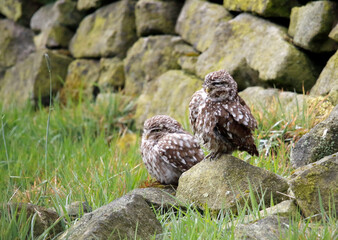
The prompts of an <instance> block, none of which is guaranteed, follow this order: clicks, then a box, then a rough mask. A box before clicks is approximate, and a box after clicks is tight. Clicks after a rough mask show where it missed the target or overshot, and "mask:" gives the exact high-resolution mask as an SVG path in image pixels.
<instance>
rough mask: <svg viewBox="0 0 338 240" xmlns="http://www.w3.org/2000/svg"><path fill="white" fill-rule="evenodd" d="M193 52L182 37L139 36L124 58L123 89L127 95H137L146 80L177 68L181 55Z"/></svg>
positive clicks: (149, 80)
mask: <svg viewBox="0 0 338 240" xmlns="http://www.w3.org/2000/svg"><path fill="white" fill-rule="evenodd" d="M191 54H195V52H194V51H193V50H192V49H191V46H189V45H188V44H186V43H185V42H184V41H183V40H182V38H180V37H177V36H172V35H160V36H150V37H144V38H140V39H139V40H138V41H137V42H136V43H135V44H134V45H133V46H132V47H131V48H130V49H129V51H128V54H127V57H126V58H125V59H124V72H125V76H126V85H125V90H126V93H127V94H128V95H138V94H140V93H141V92H142V89H143V86H144V85H145V83H147V82H151V81H153V80H154V79H155V78H156V77H158V76H160V75H161V74H163V73H165V72H166V71H168V70H170V69H179V68H180V66H179V65H178V59H179V57H181V56H188V55H191Z"/></svg>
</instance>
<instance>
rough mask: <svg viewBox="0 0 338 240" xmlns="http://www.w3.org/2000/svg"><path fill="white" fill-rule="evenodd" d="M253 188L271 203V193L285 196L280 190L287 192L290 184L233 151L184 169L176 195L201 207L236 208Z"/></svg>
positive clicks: (214, 208) (234, 209) (243, 203)
mask: <svg viewBox="0 0 338 240" xmlns="http://www.w3.org/2000/svg"><path fill="white" fill-rule="evenodd" d="M250 188H251V189H252V191H253V194H255V195H256V198H257V197H259V198H264V200H265V204H266V205H267V206H268V205H269V203H270V199H271V196H272V197H273V198H274V203H278V202H280V201H281V200H282V197H281V195H280V194H278V193H277V191H278V192H281V193H285V192H286V191H287V189H288V184H287V181H286V179H284V178H282V177H280V176H278V175H276V174H274V173H272V172H269V171H267V170H265V169H262V168H259V167H255V166H252V165H250V164H249V163H246V162H244V161H243V160H240V159H238V158H235V157H233V156H231V155H222V156H221V157H220V158H218V159H215V160H213V161H208V160H204V161H202V162H200V163H198V164H196V165H195V166H193V167H192V168H190V169H189V170H188V171H186V172H184V173H183V174H182V176H181V177H180V179H179V184H178V188H177V192H176V197H177V198H178V199H179V200H181V201H184V202H188V203H195V204H196V205H197V206H198V207H200V208H202V209H203V208H205V207H206V206H207V207H208V209H210V210H212V211H216V212H218V211H220V210H222V209H223V210H229V209H231V210H233V211H234V212H236V210H237V204H239V205H240V206H242V207H243V206H244V205H245V204H246V200H247V199H248V198H249V195H250ZM263 193H264V194H263ZM263 195H264V196H263ZM257 199H258V198H257Z"/></svg>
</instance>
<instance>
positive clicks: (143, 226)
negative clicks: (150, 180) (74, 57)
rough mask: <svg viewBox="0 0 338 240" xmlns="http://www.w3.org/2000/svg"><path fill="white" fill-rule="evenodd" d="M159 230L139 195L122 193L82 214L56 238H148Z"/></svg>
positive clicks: (149, 210) (81, 239) (152, 215)
mask: <svg viewBox="0 0 338 240" xmlns="http://www.w3.org/2000/svg"><path fill="white" fill-rule="evenodd" d="M161 232H162V227H161V224H160V222H159V221H158V220H157V219H156V216H155V214H154V213H153V212H152V210H151V209H150V208H149V206H148V204H147V203H146V201H145V200H144V199H143V197H141V196H139V195H126V196H124V197H121V198H119V199H116V200H115V201H113V202H111V203H109V204H107V205H105V206H103V207H100V208H98V209H96V210H95V211H93V212H91V213H87V214H85V215H84V216H83V217H82V218H81V219H80V221H78V222H77V223H76V224H75V225H74V226H72V227H71V228H69V229H68V230H67V231H66V232H64V233H63V234H62V235H61V236H59V237H58V238H57V239H58V240H61V239H68V240H72V239H76V240H84V239H102V240H103V239H134V238H137V239H151V238H152V237H153V236H155V234H159V233H161Z"/></svg>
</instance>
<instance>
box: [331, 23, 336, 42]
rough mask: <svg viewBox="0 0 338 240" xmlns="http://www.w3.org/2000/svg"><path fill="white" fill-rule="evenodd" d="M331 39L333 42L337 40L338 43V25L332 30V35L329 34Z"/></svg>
mask: <svg viewBox="0 0 338 240" xmlns="http://www.w3.org/2000/svg"><path fill="white" fill-rule="evenodd" d="M329 38H331V39H332V40H335V41H336V42H338V23H337V24H336V26H335V27H334V28H333V29H332V30H331V32H330V34H329Z"/></svg>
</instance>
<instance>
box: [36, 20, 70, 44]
mask: <svg viewBox="0 0 338 240" xmlns="http://www.w3.org/2000/svg"><path fill="white" fill-rule="evenodd" d="M73 35H74V32H73V31H71V30H69V29H68V28H66V27H64V26H60V25H58V26H52V27H50V28H48V29H44V30H43V31H42V32H41V33H40V34H38V35H36V36H35V37H34V43H35V46H36V47H37V48H46V47H47V48H67V47H68V44H69V42H70V40H71V39H72V37H73Z"/></svg>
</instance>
